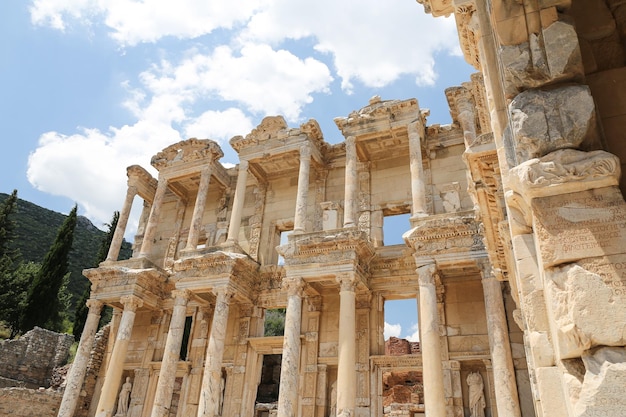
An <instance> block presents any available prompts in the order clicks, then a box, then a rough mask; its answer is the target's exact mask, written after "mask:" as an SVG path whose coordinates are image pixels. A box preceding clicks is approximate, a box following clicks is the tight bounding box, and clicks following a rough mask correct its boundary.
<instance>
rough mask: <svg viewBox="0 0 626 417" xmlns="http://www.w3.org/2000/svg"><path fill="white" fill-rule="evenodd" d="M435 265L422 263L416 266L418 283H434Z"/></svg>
mask: <svg viewBox="0 0 626 417" xmlns="http://www.w3.org/2000/svg"><path fill="white" fill-rule="evenodd" d="M436 272H437V266H436V265H435V264H434V263H432V264H426V265H422V266H420V267H418V268H417V275H418V281H419V285H420V286H421V285H435V273H436Z"/></svg>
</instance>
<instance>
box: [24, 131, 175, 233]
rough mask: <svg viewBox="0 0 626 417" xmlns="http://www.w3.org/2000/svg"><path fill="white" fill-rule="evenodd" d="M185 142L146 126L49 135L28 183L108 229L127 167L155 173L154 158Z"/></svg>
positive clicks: (41, 145)
mask: <svg viewBox="0 0 626 417" xmlns="http://www.w3.org/2000/svg"><path fill="white" fill-rule="evenodd" d="M180 139H181V138H180V136H179V134H178V132H176V131H175V130H173V129H172V128H171V127H169V126H167V125H153V124H148V123H145V122H139V123H137V124H135V125H133V126H124V127H122V128H120V129H112V130H111V132H110V133H109V134H104V133H102V132H100V131H99V130H96V129H85V130H82V131H81V133H78V134H74V135H71V136H66V135H63V134H60V133H57V132H48V133H45V134H43V135H42V136H41V137H40V139H39V146H38V148H37V149H36V150H35V151H33V152H32V153H31V154H30V156H29V158H28V170H27V177H28V181H29V182H30V183H31V184H32V185H33V186H34V187H35V188H37V189H39V190H41V191H44V192H48V193H50V194H53V195H60V196H65V197H68V198H70V199H71V200H73V201H75V202H77V203H78V204H79V205H80V206H81V208H82V209H83V210H84V215H85V216H86V217H88V218H89V219H91V220H92V221H93V222H94V223H95V224H97V225H99V224H103V223H106V222H109V221H110V219H111V215H112V214H113V212H114V211H115V210H119V209H120V208H121V206H122V202H123V201H124V195H125V193H126V167H127V166H129V165H132V164H137V163H139V164H141V165H142V166H144V167H146V168H150V166H149V161H150V157H151V156H152V155H154V154H155V153H156V152H158V151H160V150H161V149H163V148H164V147H165V146H166V145H164V144H168V145H169V144H170V143H173V142H175V141H178V140H180ZM152 171H153V174H155V173H154V170H152Z"/></svg>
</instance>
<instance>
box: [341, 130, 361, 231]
mask: <svg viewBox="0 0 626 417" xmlns="http://www.w3.org/2000/svg"><path fill="white" fill-rule="evenodd" d="M357 162H358V161H357V156H356V138H355V137H354V136H348V137H347V138H346V178H345V192H344V203H343V227H344V228H348V227H355V226H356V225H357V221H356V200H357V184H358V182H357V181H358V178H357V172H356V169H357V167H356V165H357Z"/></svg>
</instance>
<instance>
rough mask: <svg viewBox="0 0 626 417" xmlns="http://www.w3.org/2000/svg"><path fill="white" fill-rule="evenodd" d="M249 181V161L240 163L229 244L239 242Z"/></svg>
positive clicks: (229, 226)
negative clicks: (247, 182)
mask: <svg viewBox="0 0 626 417" xmlns="http://www.w3.org/2000/svg"><path fill="white" fill-rule="evenodd" d="M247 180H248V161H246V160H245V159H242V160H241V161H239V175H238V176H237V188H236V189H235V200H234V201H233V212H232V214H231V215H230V224H229V225H228V238H227V239H226V241H227V242H228V243H235V242H237V241H238V240H239V227H240V226H241V213H242V211H243V203H244V199H245V196H246V181H247Z"/></svg>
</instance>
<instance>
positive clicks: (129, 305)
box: [120, 295, 143, 311]
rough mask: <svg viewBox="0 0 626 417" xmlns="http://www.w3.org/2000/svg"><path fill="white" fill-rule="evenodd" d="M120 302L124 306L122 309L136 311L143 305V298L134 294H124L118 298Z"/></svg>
mask: <svg viewBox="0 0 626 417" xmlns="http://www.w3.org/2000/svg"><path fill="white" fill-rule="evenodd" d="M120 303H122V305H123V306H124V310H125V311H127V310H130V311H137V309H138V308H140V307H141V306H143V300H142V299H141V298H139V297H137V296H136V295H125V296H123V297H121V298H120Z"/></svg>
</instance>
